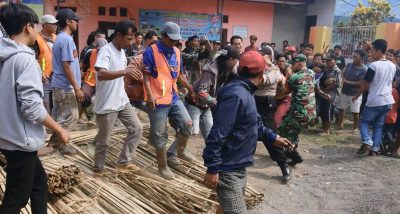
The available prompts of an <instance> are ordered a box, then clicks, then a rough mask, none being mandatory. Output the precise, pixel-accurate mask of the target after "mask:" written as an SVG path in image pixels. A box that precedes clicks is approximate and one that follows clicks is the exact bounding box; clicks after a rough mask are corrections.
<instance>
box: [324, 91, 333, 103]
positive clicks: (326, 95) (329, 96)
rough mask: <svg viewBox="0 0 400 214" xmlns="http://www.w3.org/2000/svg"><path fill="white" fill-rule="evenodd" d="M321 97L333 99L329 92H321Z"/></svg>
mask: <svg viewBox="0 0 400 214" xmlns="http://www.w3.org/2000/svg"><path fill="white" fill-rule="evenodd" d="M321 97H322V98H324V99H325V100H328V101H329V102H331V101H332V97H331V95H329V94H325V93H323V94H321Z"/></svg>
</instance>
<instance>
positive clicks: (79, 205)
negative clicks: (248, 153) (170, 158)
mask: <svg viewBox="0 0 400 214" xmlns="http://www.w3.org/2000/svg"><path fill="white" fill-rule="evenodd" d="M148 132H149V130H148V127H145V128H144V134H143V136H144V137H143V138H142V143H141V144H140V145H139V146H138V148H137V150H136V153H135V155H134V156H133V159H132V162H133V163H134V164H136V165H137V166H139V167H140V168H141V170H139V171H121V170H117V169H115V162H116V160H117V159H118V156H119V153H120V151H121V149H122V146H123V142H124V139H125V137H126V133H127V131H126V129H124V128H118V129H116V130H114V134H113V135H112V139H111V143H110V147H109V149H108V154H107V158H106V166H105V169H106V171H105V173H104V175H103V176H102V177H101V178H97V177H95V176H94V174H93V170H92V167H93V163H94V161H93V157H92V156H91V154H89V153H88V150H87V145H88V144H89V143H91V142H92V141H93V139H94V137H95V135H96V130H89V131H84V132H75V133H72V136H71V140H70V142H71V144H70V145H71V146H72V147H74V148H75V149H77V150H78V154H77V155H75V156H66V157H53V156H50V157H46V158H44V159H42V163H43V165H44V168H45V170H46V172H47V173H48V175H49V181H50V180H52V181H51V183H53V184H55V183H56V184H57V185H58V186H56V185H55V186H54V189H53V192H54V193H58V192H57V191H60V192H62V194H52V195H51V198H50V200H49V203H48V204H49V210H50V209H51V212H50V211H49V213H67V214H69V213H85V214H86V213H87V214H89V213H138V214H142V213H143V214H144V213H162V214H164V213H165V214H167V213H210V212H213V211H215V209H216V207H217V205H218V199H217V194H216V192H215V191H214V190H211V189H209V188H208V187H206V186H204V184H203V183H202V182H203V177H204V174H205V171H206V168H205V167H204V166H203V164H202V162H201V161H194V162H190V163H189V162H185V161H183V160H182V164H181V165H175V166H171V168H172V171H173V172H174V174H175V177H176V178H175V179H174V180H171V181H167V180H164V179H163V178H161V177H160V176H159V175H158V170H157V161H156V157H155V151H154V148H153V147H152V146H150V145H147V144H146V142H147V141H148V138H147V137H146V136H147V134H148ZM172 141H173V139H172V138H170V139H168V142H169V143H172ZM65 166H67V167H65ZM64 168H67V169H68V170H67V171H68V173H69V174H68V173H67V172H66V171H62V172H60V171H59V170H64ZM71 169H72V170H71ZM74 169H78V171H79V169H80V172H81V175H80V176H79V173H77V174H75V173H72V174H74V176H75V175H76V178H79V179H80V183H79V184H78V185H75V186H74V185H71V186H69V188H64V187H63V186H62V185H65V184H64V183H65V181H64V180H63V179H64V178H63V177H62V176H59V177H60V178H61V181H60V182H59V181H58V180H57V179H58V178H57V179H55V174H62V173H64V174H68V175H69V176H71V172H74ZM49 172H50V173H49ZM74 176H71V177H74ZM1 179H2V178H1V175H0V181H1ZM56 180H57V181H56ZM68 182H70V181H67V183H68ZM77 182H79V181H77ZM59 183H61V186H60V184H59ZM70 183H71V184H72V183H74V182H70ZM2 185H3V186H1V188H0V192H1V193H0V196H1V195H2V194H4V184H3V183H2ZM66 186H68V184H67V185H66ZM49 189H50V182H49ZM262 199H263V195H262V194H260V193H258V192H257V191H256V190H254V189H253V188H251V187H250V185H247V188H246V192H245V200H246V204H247V206H248V208H252V207H254V206H255V205H257V204H258V203H259V202H260V201H262ZM28 208H29V204H28V206H27V208H25V209H24V211H27V210H29V211H30V209H28ZM28 213H29V212H28Z"/></svg>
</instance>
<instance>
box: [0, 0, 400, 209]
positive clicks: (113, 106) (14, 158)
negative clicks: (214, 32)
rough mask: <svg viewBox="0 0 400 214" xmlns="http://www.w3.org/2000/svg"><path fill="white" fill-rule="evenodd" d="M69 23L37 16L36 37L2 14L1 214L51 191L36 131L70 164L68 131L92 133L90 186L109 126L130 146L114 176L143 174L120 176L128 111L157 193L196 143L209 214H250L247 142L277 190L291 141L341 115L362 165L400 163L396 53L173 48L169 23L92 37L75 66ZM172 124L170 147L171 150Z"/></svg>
mask: <svg viewBox="0 0 400 214" xmlns="http://www.w3.org/2000/svg"><path fill="white" fill-rule="evenodd" d="M79 19H80V18H79V17H78V16H77V15H76V14H75V13H74V12H73V11H72V10H70V9H61V10H59V11H58V12H57V15H56V16H55V17H54V16H52V15H44V16H43V17H42V18H41V20H40V23H41V25H42V30H41V31H40V32H36V30H35V25H37V24H38V23H39V18H38V16H37V15H36V14H35V12H34V11H32V10H31V9H30V8H28V7H27V6H24V5H22V4H14V3H10V4H2V6H1V8H0V23H1V27H0V30H1V37H2V38H1V40H0V62H1V64H0V87H1V89H2V93H1V94H0V99H1V100H2V103H1V104H0V111H2V112H7V114H1V115H0V120H1V121H9V123H7V124H5V123H1V124H0V151H1V153H3V154H4V155H5V157H6V159H7V162H8V167H7V182H6V192H5V196H4V198H3V202H2V204H1V206H0V213H18V212H19V210H20V209H21V208H22V207H24V206H25V205H26V203H27V202H28V199H30V200H31V206H32V209H33V212H38V213H42V212H43V210H45V208H46V202H47V194H46V192H47V183H46V181H47V180H46V174H45V172H44V170H43V167H42V165H41V162H40V160H39V159H38V158H37V155H38V154H39V155H45V154H47V153H46V152H41V150H42V149H43V145H44V143H45V139H46V132H45V128H44V127H47V128H48V129H49V130H50V131H52V135H51V138H50V141H49V146H48V148H55V149H56V151H57V152H59V153H60V154H62V155H74V154H76V153H77V151H76V150H75V149H73V148H72V147H70V146H68V144H67V143H68V140H69V134H68V131H73V129H74V128H75V125H76V124H77V123H80V124H88V125H97V128H98V133H97V135H96V138H95V140H94V142H92V144H91V145H89V150H93V151H92V152H93V153H94V163H93V172H94V173H95V174H96V175H97V176H102V174H103V173H104V171H105V168H104V162H105V158H106V152H107V149H108V147H109V144H110V138H111V134H112V132H113V128H114V126H115V123H116V121H117V120H118V119H119V120H120V121H121V122H122V123H123V125H124V126H125V127H126V129H127V130H128V135H127V137H126V139H125V142H124V146H123V148H122V151H121V153H120V156H119V158H118V160H117V162H116V168H117V169H123V170H140V168H139V167H137V166H136V165H134V164H133V163H131V162H130V160H131V159H132V156H133V155H135V150H136V148H137V146H138V144H139V142H140V141H141V137H142V127H143V126H142V122H141V121H140V120H139V117H138V115H137V114H138V111H137V110H138V109H139V110H141V111H143V112H145V113H147V115H148V118H149V121H150V139H149V143H150V144H151V145H152V146H154V147H155V149H156V150H155V151H156V157H157V164H158V172H159V174H160V176H161V177H163V178H165V179H174V178H175V176H174V174H173V172H172V171H171V169H170V168H169V166H171V165H179V164H182V160H184V161H187V162H191V161H194V160H195V156H194V155H193V154H191V152H190V151H189V150H188V149H187V147H188V144H189V143H190V142H191V141H190V138H191V137H193V136H194V135H199V134H201V137H202V138H203V139H204V142H205V149H204V152H203V159H204V164H205V166H206V167H207V173H206V175H205V179H204V182H205V184H207V185H209V186H210V187H211V188H214V189H216V190H217V193H218V197H219V200H220V207H219V208H218V211H217V212H219V213H245V212H246V206H245V203H244V195H243V194H244V188H245V186H246V168H247V167H249V166H251V165H252V164H253V161H254V158H253V156H254V153H255V150H256V147H257V141H262V142H263V144H264V146H265V147H266V149H267V150H268V152H269V154H270V157H271V159H272V160H273V161H275V162H276V163H277V165H278V166H279V167H280V169H281V172H282V183H287V182H289V181H290V180H291V179H292V170H293V168H291V167H294V166H295V165H297V164H300V163H302V162H303V158H302V156H301V155H300V153H299V142H300V139H299V134H300V133H301V131H302V130H303V129H307V128H308V127H312V126H319V127H320V128H321V130H320V132H319V134H320V135H321V136H326V135H329V134H330V132H331V130H332V129H333V128H336V129H344V125H343V121H344V116H345V112H346V110H347V109H349V110H350V112H351V113H352V117H353V127H352V130H351V131H352V133H353V134H355V135H356V134H358V133H360V137H361V141H362V145H361V147H360V149H359V150H358V152H357V153H358V154H360V155H362V154H366V153H368V154H369V155H370V156H376V155H382V154H383V155H389V156H392V157H397V158H398V157H399V154H398V149H399V147H400V129H399V127H400V126H399V123H400V119H399V118H400V113H399V110H398V102H399V100H398V99H399V94H398V92H399V90H400V51H395V50H393V49H389V50H387V48H388V45H387V42H386V41H385V40H382V39H378V40H376V41H373V42H367V41H363V42H360V44H359V45H358V46H357V47H358V48H357V50H355V51H354V53H353V56H352V60H348V62H346V59H345V58H344V56H343V55H342V47H341V46H340V45H336V46H334V47H333V49H332V50H328V48H325V50H323V51H322V53H316V52H315V50H314V49H315V47H314V46H313V44H308V43H304V44H301V45H299V46H298V47H297V46H296V45H293V44H290V42H289V41H287V40H285V41H283V42H282V50H276V49H275V43H273V42H265V41H264V42H260V41H258V38H257V36H256V35H251V36H250V37H249V40H250V45H249V46H248V47H244V45H243V38H242V37H240V36H237V35H234V36H232V37H231V38H230V41H229V42H226V43H223V42H221V41H209V40H208V38H207V37H204V36H200V37H199V36H197V35H193V36H191V37H189V38H188V40H187V41H186V42H184V43H185V44H184V45H183V43H181V42H182V40H183V38H182V36H181V32H180V27H179V26H178V25H177V24H176V23H173V22H167V23H165V24H164V26H163V28H162V29H161V32H160V34H158V33H157V32H154V31H149V32H147V33H146V34H142V33H141V32H138V30H137V28H136V26H135V25H134V24H133V22H131V21H129V20H122V21H120V22H118V23H117V24H116V25H115V32H114V34H113V35H112V36H111V37H110V38H108V39H109V41H108V42H107V40H106V35H105V33H104V32H103V31H102V30H101V29H97V30H95V31H93V32H91V33H90V35H89V36H88V39H87V46H86V47H85V48H83V50H82V51H81V54H80V56H79V54H78V50H77V47H76V45H75V43H74V40H73V37H72V34H73V33H74V32H75V31H76V30H77V26H78V23H79ZM57 32H58V34H57V35H56V33H57ZM8 37H9V38H8ZM258 43H259V44H260V45H258ZM83 113H85V116H86V119H87V121H86V120H84V119H83ZM52 118H54V120H53V119H52ZM332 122H334V124H335V125H336V127H332V126H331V124H332ZM168 124H169V125H170V126H171V127H172V128H173V129H174V130H175V133H176V135H175V141H174V143H173V144H172V145H170V146H169V147H168V145H167V139H168V126H169V125H168ZM370 129H372V136H371V135H370ZM67 130H68V131H67ZM11 133H12V134H11ZM21 179H24V181H26V182H22V183H21V182H18V181H20V180H21Z"/></svg>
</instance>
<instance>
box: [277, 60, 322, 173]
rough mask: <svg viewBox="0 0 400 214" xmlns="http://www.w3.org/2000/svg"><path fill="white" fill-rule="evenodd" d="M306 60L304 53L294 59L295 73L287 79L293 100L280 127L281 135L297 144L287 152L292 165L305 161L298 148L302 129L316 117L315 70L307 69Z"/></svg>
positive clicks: (293, 67)
mask: <svg viewBox="0 0 400 214" xmlns="http://www.w3.org/2000/svg"><path fill="white" fill-rule="evenodd" d="M306 61H307V57H306V56H304V55H303V54H299V55H297V56H296V57H295V58H294V59H293V61H292V62H293V65H292V70H293V71H294V73H293V74H292V75H291V76H290V78H289V80H288V81H287V84H288V88H289V90H290V91H291V92H292V102H291V104H290V109H289V112H288V113H287V115H286V116H285V118H284V119H283V122H282V124H281V126H280V127H279V132H280V135H281V136H282V137H285V138H288V139H289V140H290V141H291V142H292V143H293V144H295V149H293V150H291V151H287V152H286V156H287V158H289V159H291V160H292V161H291V162H289V165H291V166H294V165H296V164H298V163H301V162H303V159H302V158H301V156H300V154H299V153H298V151H297V150H296V149H297V146H298V143H299V134H300V130H301V128H302V127H305V126H308V125H311V123H312V122H313V120H314V119H315V118H316V111H315V93H314V72H313V71H312V70H309V69H307V66H306Z"/></svg>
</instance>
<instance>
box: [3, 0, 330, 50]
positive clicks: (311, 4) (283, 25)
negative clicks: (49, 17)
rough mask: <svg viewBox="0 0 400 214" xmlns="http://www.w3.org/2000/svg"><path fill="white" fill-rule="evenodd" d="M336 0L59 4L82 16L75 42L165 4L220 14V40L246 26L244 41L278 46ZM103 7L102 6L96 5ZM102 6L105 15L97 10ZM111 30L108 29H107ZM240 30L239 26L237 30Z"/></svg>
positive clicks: (49, 8)
mask: <svg viewBox="0 0 400 214" xmlns="http://www.w3.org/2000/svg"><path fill="white" fill-rule="evenodd" d="M0 1H3V0H0ZM24 1H35V2H40V1H41V2H42V5H43V6H44V7H43V8H44V13H45V14H53V15H55V14H56V11H57V0H24ZM336 1H337V0H113V1H110V0H63V1H62V2H61V3H60V5H59V6H60V8H64V7H69V8H71V9H73V10H74V11H76V12H77V14H78V15H79V16H80V17H81V18H82V19H81V20H80V21H79V30H78V33H77V36H76V38H75V39H76V42H77V45H78V47H79V49H82V48H83V47H84V46H85V45H86V39H87V36H88V35H89V33H90V32H91V31H94V30H96V29H97V28H101V29H103V30H106V31H107V30H108V29H112V28H113V26H114V25H115V23H116V22H118V21H119V20H121V19H131V20H133V21H135V23H136V24H137V25H138V23H139V10H140V9H146V10H164V11H177V12H185V13H206V14H217V13H220V14H223V15H224V16H225V19H224V22H223V24H222V28H223V29H222V32H223V33H222V35H223V36H222V39H221V40H222V41H224V40H229V38H230V37H231V36H232V34H233V29H234V28H235V29H237V28H238V27H240V28H241V29H245V34H247V36H245V37H244V45H245V46H246V45H248V44H249V38H248V37H249V36H250V35H251V34H255V35H257V36H258V45H259V44H260V43H261V42H275V43H276V47H277V50H280V48H281V44H282V41H283V40H288V41H289V43H290V44H291V45H298V44H300V43H302V42H308V37H309V32H310V28H311V27H312V26H332V24H333V15H334V14H333V13H334V9H335V4H336ZM101 10H102V11H101ZM101 12H104V15H101ZM111 32H112V31H110V32H109V33H111ZM242 32H243V31H242Z"/></svg>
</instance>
